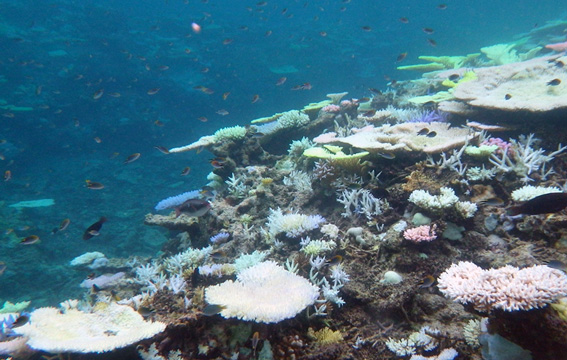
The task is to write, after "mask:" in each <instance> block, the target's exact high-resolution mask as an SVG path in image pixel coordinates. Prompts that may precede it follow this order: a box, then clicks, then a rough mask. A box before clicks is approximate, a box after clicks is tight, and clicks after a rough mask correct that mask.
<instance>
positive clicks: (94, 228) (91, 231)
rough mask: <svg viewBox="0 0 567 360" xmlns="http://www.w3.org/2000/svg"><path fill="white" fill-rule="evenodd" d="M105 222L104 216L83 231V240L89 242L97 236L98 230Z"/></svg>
mask: <svg viewBox="0 0 567 360" xmlns="http://www.w3.org/2000/svg"><path fill="white" fill-rule="evenodd" d="M106 220H107V219H106V218H105V217H104V216H102V217H101V218H100V219H99V220H98V221H97V222H95V223H94V224H92V225H91V226H89V227H88V228H87V230H85V232H84V233H83V240H89V239H91V238H93V237H95V236H98V234H100V229H101V228H102V224H104V223H105V222H106ZM95 234H96V235H95Z"/></svg>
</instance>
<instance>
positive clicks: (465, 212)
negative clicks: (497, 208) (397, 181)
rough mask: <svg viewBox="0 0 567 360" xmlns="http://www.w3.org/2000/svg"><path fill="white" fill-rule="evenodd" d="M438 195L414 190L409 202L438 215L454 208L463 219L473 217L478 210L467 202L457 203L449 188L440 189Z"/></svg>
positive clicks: (474, 205)
mask: <svg viewBox="0 0 567 360" xmlns="http://www.w3.org/2000/svg"><path fill="white" fill-rule="evenodd" d="M439 193H440V194H439V195H431V194H430V193H428V192H427V191H425V190H414V191H413V192H412V193H411V194H410V197H409V199H408V200H409V201H410V202H412V203H414V204H416V205H417V206H419V207H420V208H422V209H425V210H429V211H431V212H434V213H436V214H440V213H442V212H443V210H444V209H449V208H454V209H455V210H456V211H457V213H458V214H459V215H461V216H462V217H464V218H470V217H473V216H474V214H475V213H476V211H477V210H478V208H477V206H476V204H474V203H471V202H469V201H459V198H458V197H457V195H455V191H453V189H451V188H447V187H442V188H441V189H439Z"/></svg>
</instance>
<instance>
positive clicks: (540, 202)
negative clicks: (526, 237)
mask: <svg viewBox="0 0 567 360" xmlns="http://www.w3.org/2000/svg"><path fill="white" fill-rule="evenodd" d="M566 207H567V193H563V192H557V193H549V194H543V195H540V196H536V197H535V198H533V199H531V200H528V201H526V202H525V203H523V204H521V205H517V206H513V207H511V208H509V209H508V215H510V216H515V215H520V214H524V215H539V214H550V213H556V212H559V211H561V210H563V209H565V208H566Z"/></svg>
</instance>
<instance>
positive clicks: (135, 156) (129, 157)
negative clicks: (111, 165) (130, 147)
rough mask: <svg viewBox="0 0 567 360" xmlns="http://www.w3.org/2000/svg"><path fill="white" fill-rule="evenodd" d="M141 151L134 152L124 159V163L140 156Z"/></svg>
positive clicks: (128, 162)
mask: <svg viewBox="0 0 567 360" xmlns="http://www.w3.org/2000/svg"><path fill="white" fill-rule="evenodd" d="M140 155H141V154H140V153H133V154H132V155H130V156H128V157H127V158H126V160H124V164H130V163H132V162H134V161H136V160H138V159H139V158H140Z"/></svg>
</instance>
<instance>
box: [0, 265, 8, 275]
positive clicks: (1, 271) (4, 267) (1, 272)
mask: <svg viewBox="0 0 567 360" xmlns="http://www.w3.org/2000/svg"><path fill="white" fill-rule="evenodd" d="M6 268H7V265H6V263H5V262H4V261H0V276H2V275H3V274H4V271H6Z"/></svg>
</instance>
